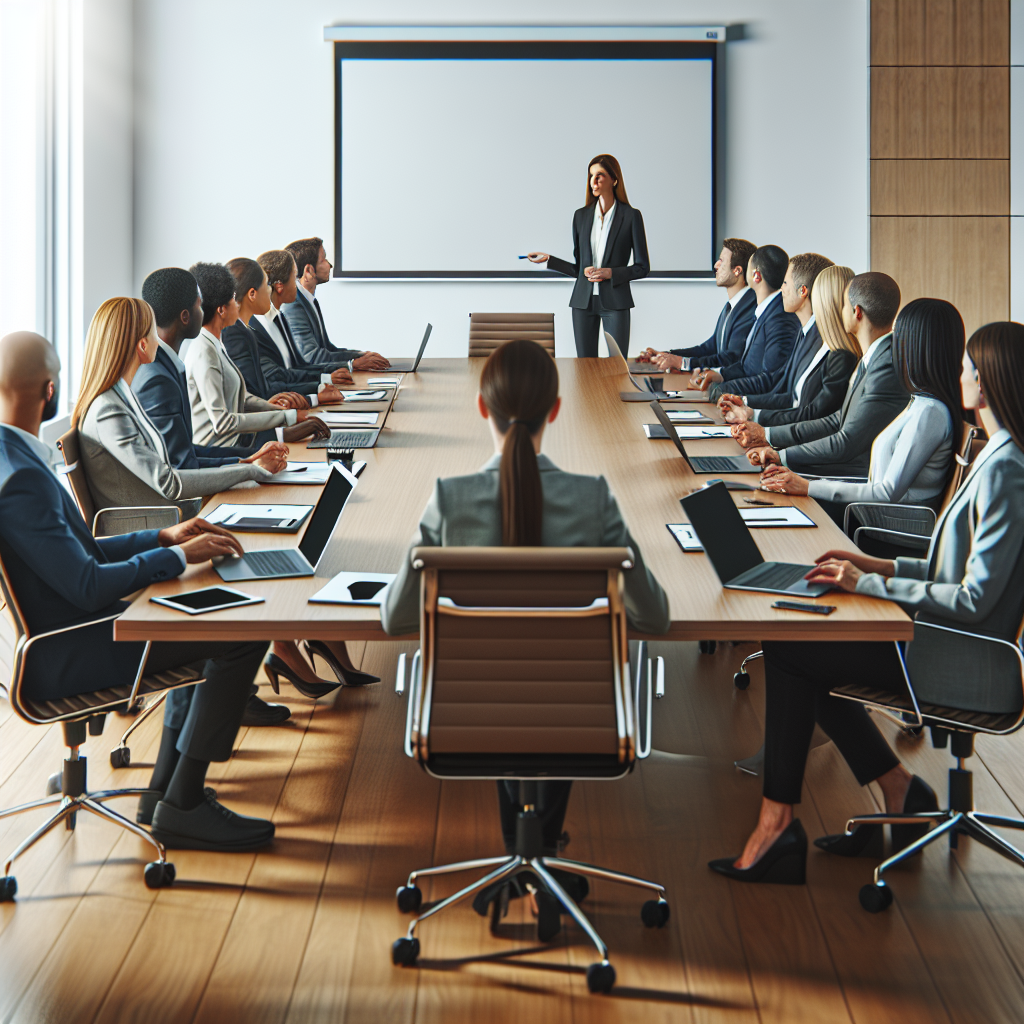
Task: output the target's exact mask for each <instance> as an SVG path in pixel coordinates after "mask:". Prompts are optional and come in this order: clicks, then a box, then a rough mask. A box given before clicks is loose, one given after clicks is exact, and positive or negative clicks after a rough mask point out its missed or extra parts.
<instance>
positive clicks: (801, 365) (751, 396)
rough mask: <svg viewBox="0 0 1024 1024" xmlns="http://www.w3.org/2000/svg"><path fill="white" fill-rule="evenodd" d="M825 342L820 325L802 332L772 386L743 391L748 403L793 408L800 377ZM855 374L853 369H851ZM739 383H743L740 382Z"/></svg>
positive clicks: (776, 407) (772, 407)
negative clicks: (794, 395)
mask: <svg viewBox="0 0 1024 1024" xmlns="http://www.w3.org/2000/svg"><path fill="white" fill-rule="evenodd" d="M822 344H823V342H822V340H821V335H820V334H819V333H818V325H817V324H816V323H814V324H811V329H810V330H809V331H808V332H807V333H806V334H804V333H803V331H802V330H801V331H800V333H799V334H797V336H796V341H795V342H794V344H793V349H792V351H791V352H790V353H789V358H788V359H787V360H786V362H785V363H784V364H783V365H782V366H780V367H779V368H778V369H777V370H776V371H775V372H774V373H773V374H772V375H771V378H772V386H771V387H770V388H766V389H765V390H764V391H750V390H746V389H745V390H743V391H742V392H741V393H742V394H744V395H746V396H747V402H748V403H749V404H750V405H752V406H753V407H755V408H763V407H768V408H770V409H784V408H789V407H792V405H793V392H794V390H795V389H796V382H797V381H798V380H799V379H800V375H801V374H802V373H803V372H804V370H806V369H807V367H808V366H810V364H811V360H812V359H813V358H814V356H815V354H816V353H817V351H818V349H820V348H821V346H822ZM850 372H851V373H853V368H852V367H851V368H850ZM739 383H742V381H740V382H739Z"/></svg>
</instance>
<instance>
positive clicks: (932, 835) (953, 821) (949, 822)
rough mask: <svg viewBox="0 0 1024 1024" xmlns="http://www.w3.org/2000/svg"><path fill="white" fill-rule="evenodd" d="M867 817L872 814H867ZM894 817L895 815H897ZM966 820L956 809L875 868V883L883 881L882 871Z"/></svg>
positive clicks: (907, 858)
mask: <svg viewBox="0 0 1024 1024" xmlns="http://www.w3.org/2000/svg"><path fill="white" fill-rule="evenodd" d="M947 813H948V812H947ZM865 817H871V816H869V815H865ZM893 817H895V815H894V816H893ZM854 820H856V819H854ZM965 820H966V819H965V818H964V815H963V814H961V813H960V811H954V812H953V813H952V814H950V815H949V817H948V818H947V819H946V820H945V821H944V822H943V823H942V824H941V825H937V826H936V827H935V828H933V829H931V830H930V831H929V832H926V833H925V834H924V835H923V836H921V838H920V839H917V840H915V841H914V842H912V843H911V844H910V845H909V846H905V847H904V848H903V849H902V850H900V851H899V853H894V854H893V855H892V856H891V857H889V858H888V860H883V861H882V863H881V864H879V865H878V867H877V868H875V885H877V884H878V883H879V882H880V881H881V879H882V873H883V872H884V871H888V870H889V868H891V867H893V866H894V865H896V864H901V863H902V862H903V861H905V860H909V859H910V858H911V857H913V856H914V854H915V853H917V851H918V850H923V849H924V848H925V847H926V846H928V845H929V844H930V843H934V842H935V841H936V840H937V839H939V838H940V837H942V836H943V835H945V834H946V833H947V832H949V831H950V830H951V829H954V828H957V827H958V826H962V825H963V822H964V821H965ZM900 823H901V821H900V819H899V818H897V824H900ZM847 830H849V825H847Z"/></svg>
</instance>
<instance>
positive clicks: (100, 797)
mask: <svg viewBox="0 0 1024 1024" xmlns="http://www.w3.org/2000/svg"><path fill="white" fill-rule="evenodd" d="M152 792H153V790H151V789H147V788H146V787H145V786H142V787H140V788H138V789H98V790H96V792H95V793H86V794H85V795H86V796H87V797H88V798H89V799H90V800H95V801H96V802H97V803H101V802H102V801H104V800H114V799H116V798H117V797H119V796H142V794H143V793H152Z"/></svg>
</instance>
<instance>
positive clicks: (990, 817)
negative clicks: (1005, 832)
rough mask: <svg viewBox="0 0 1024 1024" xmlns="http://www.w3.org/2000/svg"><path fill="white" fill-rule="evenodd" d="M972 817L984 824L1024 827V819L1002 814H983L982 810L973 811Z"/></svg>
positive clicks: (997, 826) (1001, 826)
mask: <svg viewBox="0 0 1024 1024" xmlns="http://www.w3.org/2000/svg"><path fill="white" fill-rule="evenodd" d="M970 817H972V818H974V820H975V821H980V822H981V823H982V825H995V826H996V828H1019V829H1024V821H1021V820H1020V818H1004V817H1003V816H1002V815H1001V814H983V813H982V812H981V811H972V812H971V814H970Z"/></svg>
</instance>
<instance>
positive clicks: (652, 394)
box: [604, 331, 710, 402]
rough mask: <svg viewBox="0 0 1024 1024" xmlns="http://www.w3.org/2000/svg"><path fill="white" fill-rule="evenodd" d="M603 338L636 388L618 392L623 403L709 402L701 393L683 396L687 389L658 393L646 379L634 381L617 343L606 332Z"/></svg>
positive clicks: (648, 371)
mask: <svg viewBox="0 0 1024 1024" xmlns="http://www.w3.org/2000/svg"><path fill="white" fill-rule="evenodd" d="M604 336H605V340H606V341H607V342H608V351H609V352H610V353H611V355H612V356H613V357H614V356H617V357H618V359H619V362H620V363H621V364H622V368H623V370H625V371H626V376H627V377H629V382H630V384H632V385H633V387H634V388H636V391H635V392H629V391H620V392H619V398H620V399H621V400H622V401H623V402H649V401H650V400H651V399H652V398H654V399H660V400H668V401H670V402H709V401H710V399H709V398H708V397H707V395H705V394H704V393H703V392H696V391H695V392H691V393H690V394H689V395H686V396H684V395H683V392H685V391H688V390H689V389H687V388H680V390H679V392H678V393H676V392H674V391H673V392H668V391H659V390H658V389H657V388H655V387H654V385H653V384H651V382H650V380H648V379H647V378H646V377H644V378H643V382H642V383H641V381H638V380H637V379H636V377H634V376H633V372H632V370H631V369H630V365H631V364H630V363H629V360H627V359H626V357H625V356H624V355H623V354H622V349H621V348H619V343H618V342H617V341H616V340H615V338H613V337H612V335H610V334H609V333H608V332H607V331H605V334H604ZM641 365H644V366H647V365H649V364H646V363H644V364H641ZM645 372H647V373H650V372H651V371H650V369H648V370H647V371H645ZM680 379H683V378H680Z"/></svg>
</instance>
